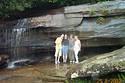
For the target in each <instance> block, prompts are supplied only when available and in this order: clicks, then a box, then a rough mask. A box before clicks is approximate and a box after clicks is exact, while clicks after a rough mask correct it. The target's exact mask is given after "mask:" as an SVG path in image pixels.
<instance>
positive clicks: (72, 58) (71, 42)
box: [69, 34, 75, 63]
mask: <svg viewBox="0 0 125 83" xmlns="http://www.w3.org/2000/svg"><path fill="white" fill-rule="evenodd" d="M74 42H75V41H74V38H73V35H72V34H71V35H70V37H69V60H70V63H74V62H75V54H74V49H73V48H74Z"/></svg>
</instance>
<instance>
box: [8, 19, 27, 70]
mask: <svg viewBox="0 0 125 83" xmlns="http://www.w3.org/2000/svg"><path fill="white" fill-rule="evenodd" d="M26 23H27V19H23V20H22V19H21V20H18V23H17V24H16V25H15V26H14V28H13V30H12V34H11V48H12V50H11V59H10V62H9V64H8V68H13V67H14V64H15V63H16V62H21V61H27V60H28V59H25V60H22V56H20V50H19V48H20V47H21V45H20V44H21V39H22V34H23V33H24V32H25V31H26V27H24V26H25V24H26Z"/></svg>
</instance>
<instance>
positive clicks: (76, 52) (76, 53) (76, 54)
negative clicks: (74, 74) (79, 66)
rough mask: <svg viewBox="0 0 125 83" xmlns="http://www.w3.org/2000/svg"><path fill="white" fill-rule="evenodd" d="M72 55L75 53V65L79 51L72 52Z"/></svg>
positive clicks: (77, 61)
mask: <svg viewBox="0 0 125 83" xmlns="http://www.w3.org/2000/svg"><path fill="white" fill-rule="evenodd" d="M74 53H75V59H76V62H75V63H79V60H78V53H79V51H78V50H74Z"/></svg>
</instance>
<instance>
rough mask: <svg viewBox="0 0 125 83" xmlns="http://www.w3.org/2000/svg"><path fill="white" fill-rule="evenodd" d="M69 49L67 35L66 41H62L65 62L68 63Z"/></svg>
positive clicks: (65, 36)
mask: <svg viewBox="0 0 125 83" xmlns="http://www.w3.org/2000/svg"><path fill="white" fill-rule="evenodd" d="M68 48H69V40H68V37H67V34H65V35H64V39H63V41H62V53H63V62H64V63H66V62H67V55H68V50H69V49H68Z"/></svg>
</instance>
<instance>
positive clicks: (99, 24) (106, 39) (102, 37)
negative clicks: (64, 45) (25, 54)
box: [0, 1, 125, 48]
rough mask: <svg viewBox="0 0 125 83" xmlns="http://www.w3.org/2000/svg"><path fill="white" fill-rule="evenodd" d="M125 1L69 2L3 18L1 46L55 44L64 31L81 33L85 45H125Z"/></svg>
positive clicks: (0, 25)
mask: <svg viewBox="0 0 125 83" xmlns="http://www.w3.org/2000/svg"><path fill="white" fill-rule="evenodd" d="M124 5H125V1H108V2H103V3H97V4H94V5H79V6H69V7H64V8H61V9H55V10H51V11H48V13H46V14H44V15H41V16H38V17H30V18H24V19H19V20H15V21H10V22H1V23H0V27H1V30H0V31H1V33H0V34H1V43H0V46H1V47H20V46H31V47H32V46H40V47H43V48H44V47H46V48H48V47H53V46H54V40H55V38H56V37H57V36H58V35H60V34H62V33H68V34H71V33H72V34H76V35H78V36H79V38H80V40H81V41H82V45H83V46H104V45H124V44H125V39H124V37H125V33H124V31H125V28H124V27H125V17H124V13H125V6H124ZM119 15H120V17H119ZM100 16H102V17H100ZM35 31H36V32H35ZM114 40H115V41H114ZM17 42H18V43H17Z"/></svg>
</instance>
